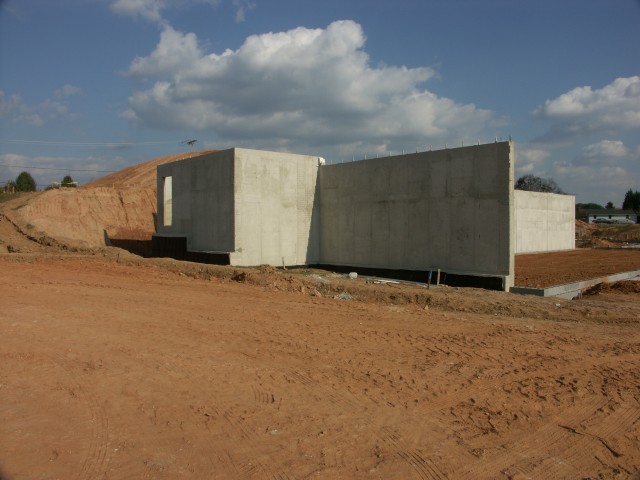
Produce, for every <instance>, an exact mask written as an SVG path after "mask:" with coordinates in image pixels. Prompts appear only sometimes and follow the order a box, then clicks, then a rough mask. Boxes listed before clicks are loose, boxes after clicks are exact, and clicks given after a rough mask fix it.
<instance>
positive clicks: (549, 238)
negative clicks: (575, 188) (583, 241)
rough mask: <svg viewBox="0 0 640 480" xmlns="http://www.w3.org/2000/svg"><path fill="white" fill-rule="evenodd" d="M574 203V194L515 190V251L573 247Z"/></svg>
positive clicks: (545, 250)
mask: <svg viewBox="0 0 640 480" xmlns="http://www.w3.org/2000/svg"><path fill="white" fill-rule="evenodd" d="M575 203H576V198H575V197H574V196H573V195H558V194H555V193H540V192H525V191H523V190H516V191H515V192H514V204H515V217H516V247H515V248H516V253H531V252H548V251H553V250H571V249H573V248H575Z"/></svg>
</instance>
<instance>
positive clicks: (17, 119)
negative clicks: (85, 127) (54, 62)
mask: <svg viewBox="0 0 640 480" xmlns="http://www.w3.org/2000/svg"><path fill="white" fill-rule="evenodd" d="M67 87H70V86H67ZM75 88H76V87H72V89H75ZM62 91H64V87H63V88H62V89H60V90H56V92H54V96H55V97H59V94H58V92H62ZM72 117H73V115H72V114H71V112H70V110H69V107H68V106H67V105H65V104H64V103H62V102H59V101H56V100H51V99H45V100H44V101H42V102H41V103H40V104H38V105H28V104H26V103H25V102H24V101H23V100H22V98H21V97H20V95H15V94H14V95H10V96H7V95H6V94H5V92H3V91H2V90H0V119H2V120H5V121H6V122H8V123H12V124H26V125H31V126H33V127H41V126H43V125H44V124H45V123H47V122H51V121H56V120H61V119H68V118H72Z"/></svg>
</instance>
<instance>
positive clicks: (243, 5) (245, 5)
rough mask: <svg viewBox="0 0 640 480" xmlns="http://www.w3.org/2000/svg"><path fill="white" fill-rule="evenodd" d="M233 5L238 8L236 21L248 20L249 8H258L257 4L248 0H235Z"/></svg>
mask: <svg viewBox="0 0 640 480" xmlns="http://www.w3.org/2000/svg"><path fill="white" fill-rule="evenodd" d="M233 6H234V7H235V9H236V22H237V23H242V22H244V21H245V20H246V15H247V12H248V11H249V10H253V9H254V8H256V4H255V3H253V2H250V1H248V0H233Z"/></svg>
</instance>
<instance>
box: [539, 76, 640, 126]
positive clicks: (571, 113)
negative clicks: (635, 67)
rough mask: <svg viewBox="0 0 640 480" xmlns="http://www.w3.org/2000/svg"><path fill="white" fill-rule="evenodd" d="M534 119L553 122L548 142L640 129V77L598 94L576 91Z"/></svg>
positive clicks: (550, 102)
mask: <svg viewBox="0 0 640 480" xmlns="http://www.w3.org/2000/svg"><path fill="white" fill-rule="evenodd" d="M534 115H535V116H536V117H538V118H542V119H546V120H550V121H551V128H550V130H549V132H548V134H547V135H546V136H545V137H546V138H549V139H558V138H570V137H573V136H576V135H588V134H591V133H594V132H614V131H618V130H626V129H637V128H640V76H633V77H627V78H617V79H616V80H614V81H613V82H612V83H611V84H609V85H606V86H605V87H603V88H601V89H599V90H593V89H592V88H591V87H589V86H584V87H578V88H574V89H573V90H571V91H569V92H567V93H564V94H562V95H560V96H559V97H558V98H555V99H553V100H547V101H546V102H545V103H544V105H543V106H541V107H539V108H538V109H536V110H535V112H534Z"/></svg>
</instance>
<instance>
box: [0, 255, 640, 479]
mask: <svg viewBox="0 0 640 480" xmlns="http://www.w3.org/2000/svg"><path fill="white" fill-rule="evenodd" d="M0 271H1V272H2V275H1V276H0V298H2V303H1V305H2V308H0V338H1V339H2V341H1V342H0V471H1V472H2V473H0V478H2V479H3V480H5V479H11V480H13V479H15V480H18V479H22V478H38V479H40V478H43V479H54V478H61V479H103V478H104V479H132V478H148V479H163V478H171V479H175V478H196V479H199V478H202V479H209V478H221V479H226V478H229V479H247V478H249V479H263V478H266V479H302V478H322V479H351V478H355V479H358V478H367V479H370V478H380V479H412V478H415V479H447V478H448V479H465V478H466V479H483V478H486V479H495V478H513V479H517V478H523V479H524V478H549V479H560V478H572V479H575V478H593V479H595V478H608V479H610V478H620V479H622V478H625V479H626V478H633V477H634V476H635V475H636V474H637V472H638V471H640V307H639V305H638V303H633V302H628V303H627V304H626V306H625V307H624V309H623V308H621V307H619V306H618V305H617V304H616V303H614V302H598V301H597V300H594V299H590V300H588V301H584V302H582V303H578V302H565V301H557V303H556V301H554V300H553V299H551V300H549V299H537V298H529V297H519V296H515V295H509V294H504V293H499V292H479V293H478V292H477V291H475V290H472V289H470V290H457V289H448V290H447V289H443V290H441V291H438V292H437V293H434V297H433V298H432V300H433V301H432V302H431V304H430V305H429V306H428V308H427V309H425V308H424V305H423V304H421V303H419V302H418V301H416V302H414V303H405V304H392V303H385V302H380V301H375V302H374V301H355V300H339V299H334V298H327V296H326V295H322V296H320V295H319V292H317V291H313V290H311V289H310V288H308V287H304V286H300V288H298V286H296V287H295V289H293V290H298V291H286V292H285V291H277V290H276V289H275V288H274V287H273V286H272V285H276V284H277V282H275V281H274V283H270V282H272V280H271V279H269V280H268V281H267V282H263V283H264V285H263V286H258V285H249V284H246V283H239V282H232V281H228V280H224V279H219V278H216V277H213V278H211V279H198V278H191V277H189V276H186V275H184V274H181V273H180V272H178V271H169V270H167V269H166V268H163V267H160V266H157V265H153V264H149V265H142V266H132V265H123V264H118V263H115V262H111V261H103V262H100V261H96V260H95V259H94V260H90V259H82V258H76V257H69V258H61V259H47V258H43V257H24V256H23V257H18V256H16V255H13V256H11V255H7V254H5V255H0ZM358 282H360V280H358ZM289 283H291V281H289ZM270 285H271V286H270ZM278 285H279V284H278ZM354 285H355V283H354ZM360 288H362V289H365V288H366V285H365V286H361V287H360ZM386 288H388V289H389V291H393V292H396V290H397V289H395V287H394V288H392V287H390V286H389V287H386ZM290 290H291V289H290ZM393 295H394V296H393V298H399V297H398V296H396V293H394V294H393ZM412 295H413V294H412ZM635 295H637V293H636V294H635ZM408 297H411V295H409V296H408ZM343 298H349V297H348V296H346V295H345V296H343ZM372 298H375V295H373V296H372ZM389 298H392V297H389ZM416 298H417V297H416ZM474 309H475V310H474ZM460 310H463V311H460ZM474 311H475V312H478V313H473V312H474ZM517 312H520V313H517ZM545 317H547V318H549V319H545Z"/></svg>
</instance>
